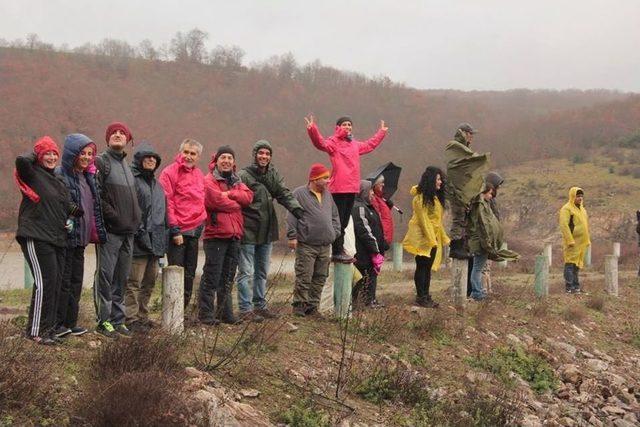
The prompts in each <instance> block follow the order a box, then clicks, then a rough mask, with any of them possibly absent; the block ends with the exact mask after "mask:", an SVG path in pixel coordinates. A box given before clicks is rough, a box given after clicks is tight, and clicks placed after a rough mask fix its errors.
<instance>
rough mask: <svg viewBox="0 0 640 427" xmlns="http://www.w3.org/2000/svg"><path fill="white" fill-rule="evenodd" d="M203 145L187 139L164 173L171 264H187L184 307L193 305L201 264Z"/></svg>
mask: <svg viewBox="0 0 640 427" xmlns="http://www.w3.org/2000/svg"><path fill="white" fill-rule="evenodd" d="M201 154H202V144H200V143H199V142H198V141H196V140H195V139H185V140H184V141H182V143H181V144H180V153H178V155H177V156H176V158H175V161H174V162H173V163H171V164H170V165H169V166H167V167H166V168H165V169H164V170H163V171H162V173H161V174H160V178H159V181H160V185H162V188H163V189H164V193H165V195H166V196H167V217H168V219H169V228H170V233H171V239H170V241H169V249H168V251H167V259H168V261H169V265H179V266H181V267H184V307H185V309H186V308H187V306H188V305H189V300H190V299H191V292H192V290H193V280H194V278H195V276H196V267H197V266H198V240H199V239H200V235H201V234H202V229H203V228H204V221H205V219H206V218H207V212H206V210H205V207H204V175H203V174H202V171H200V169H199V168H198V167H197V162H198V160H199V158H200V155H201Z"/></svg>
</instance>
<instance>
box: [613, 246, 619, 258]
mask: <svg viewBox="0 0 640 427" xmlns="http://www.w3.org/2000/svg"><path fill="white" fill-rule="evenodd" d="M613 256H616V257H618V258H620V242H613Z"/></svg>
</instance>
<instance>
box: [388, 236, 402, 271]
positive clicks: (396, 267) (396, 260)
mask: <svg viewBox="0 0 640 427" xmlns="http://www.w3.org/2000/svg"><path fill="white" fill-rule="evenodd" d="M391 247H392V249H393V271H395V272H400V271H402V251H403V249H402V243H400V242H393V243H392V244H391Z"/></svg>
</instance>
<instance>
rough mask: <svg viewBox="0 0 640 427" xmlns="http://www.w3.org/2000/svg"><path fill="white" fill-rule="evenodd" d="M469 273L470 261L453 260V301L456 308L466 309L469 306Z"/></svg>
mask: <svg viewBox="0 0 640 427" xmlns="http://www.w3.org/2000/svg"><path fill="white" fill-rule="evenodd" d="M468 273H469V260H466V259H456V258H454V259H452V260H451V299H452V300H453V305H454V306H455V307H456V308H464V307H465V306H466V305H467V274H468Z"/></svg>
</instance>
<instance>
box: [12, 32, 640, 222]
mask: <svg viewBox="0 0 640 427" xmlns="http://www.w3.org/2000/svg"><path fill="white" fill-rule="evenodd" d="M193 31H196V30H192V31H191V32H189V33H186V34H181V33H178V34H177V35H176V37H175V38H174V40H172V43H171V46H169V47H166V46H165V47H161V48H155V47H153V45H151V44H150V42H148V41H147V42H148V43H144V44H141V45H140V46H138V47H135V48H134V47H131V46H128V45H127V44H126V43H125V42H119V41H115V40H105V41H103V42H102V43H101V44H98V45H89V44H87V45H84V46H81V47H80V48H75V49H69V48H67V47H61V48H54V47H53V46H51V45H48V44H46V43H43V42H41V41H39V39H38V38H37V36H34V35H31V36H28V37H27V40H26V41H23V42H20V43H18V42H13V43H8V42H6V41H3V40H0V100H2V101H0V144H2V146H3V147H5V155H4V156H2V157H1V158H0V191H2V194H5V195H7V196H8V197H4V198H3V199H2V201H0V226H2V228H12V227H13V226H14V223H15V214H16V211H17V206H18V201H19V194H18V192H17V190H16V189H15V186H14V185H13V183H12V179H11V171H12V169H13V159H14V158H15V156H16V155H17V154H19V153H21V152H24V151H26V150H29V149H30V148H31V144H32V142H33V141H34V140H35V139H36V138H38V137H39V136H42V135H45V134H46V135H51V136H52V137H54V139H56V140H57V141H58V142H59V143H62V142H63V140H64V136H65V135H67V134H69V133H72V132H81V133H85V134H87V135H88V136H90V137H91V138H93V139H94V140H95V141H96V142H97V144H98V147H99V148H103V147H105V144H104V129H105V128H106V126H107V124H108V123H110V122H112V121H115V120H119V121H124V122H126V123H127V124H128V125H129V126H130V128H131V129H132V131H133V134H134V136H135V140H136V141H138V142H139V141H142V140H147V141H149V142H151V143H152V144H153V145H154V146H155V147H156V149H157V150H158V151H159V152H160V154H161V155H162V157H163V163H164V164H167V163H169V161H171V159H172V158H173V156H174V153H175V152H176V149H177V146H178V144H179V142H180V141H181V140H182V139H184V138H186V137H190V138H195V139H197V140H199V141H201V142H202V143H203V145H204V146H205V159H203V161H202V162H201V167H202V169H203V170H204V169H206V165H207V163H208V158H209V156H210V155H211V153H212V152H214V151H215V150H216V149H217V147H218V146H220V145H223V144H229V145H231V146H233V147H234V148H235V149H236V153H237V158H238V163H239V166H243V165H244V164H246V163H247V162H249V161H250V152H251V146H252V145H253V143H254V142H255V141H256V140H258V139H267V140H269V141H271V142H272V143H273V144H274V146H275V151H274V159H273V161H274V164H276V165H277V166H279V167H280V168H281V169H282V170H284V175H285V177H286V181H287V183H288V185H289V186H290V187H295V186H297V185H301V184H302V183H304V182H305V178H306V174H307V169H308V166H309V165H310V164H311V163H312V162H316V161H323V162H324V163H325V164H328V158H327V157H326V155H325V154H323V153H319V152H318V151H317V150H315V149H314V148H313V146H312V145H311V143H310V142H309V140H308V137H307V135H306V131H305V125H304V120H303V117H304V116H305V115H307V114H309V113H313V114H314V115H315V116H316V117H317V121H318V122H319V126H320V129H321V131H322V132H323V134H326V135H328V134H331V133H332V131H333V124H334V122H335V119H336V118H337V117H338V116H342V115H345V114H348V115H351V116H352V117H353V119H354V134H355V136H356V137H357V138H366V137H368V136H370V135H371V134H373V132H374V131H375V130H376V129H377V127H378V124H379V120H380V119H384V120H385V121H386V123H387V124H388V126H389V127H390V133H389V135H388V137H387V139H386V140H385V141H384V142H383V144H382V146H381V147H380V148H379V149H378V150H376V151H375V152H374V153H372V154H370V155H368V156H366V157H365V158H364V159H363V171H367V170H370V169H373V168H375V167H376V166H377V165H379V164H382V163H384V162H386V161H389V160H391V161H393V162H394V163H396V164H399V165H401V166H403V168H404V172H403V177H402V180H401V186H403V187H407V188H408V186H409V185H410V184H411V183H412V182H414V181H415V180H417V179H418V177H419V175H420V173H421V172H422V170H423V169H424V167H425V166H426V165H428V164H436V165H441V163H442V162H441V155H442V149H443V146H444V144H445V143H446V142H447V141H448V140H449V139H451V136H452V134H453V132H454V130H455V127H456V125H457V124H458V123H460V122H463V121H467V122H470V123H472V124H473V125H474V126H475V127H477V128H478V129H479V130H480V133H479V135H478V137H477V138H476V141H475V143H476V148H477V149H478V150H479V151H490V152H492V159H493V164H494V167H495V168H498V169H500V168H504V167H507V166H510V165H514V164H518V163H521V162H524V161H528V160H532V159H540V158H565V159H572V158H576V156H577V158H579V159H583V158H586V157H588V156H589V155H590V154H592V153H594V152H595V150H596V149H600V148H601V147H602V146H606V145H611V144H613V145H616V144H621V143H622V142H624V141H627V145H628V141H629V140H630V138H631V139H633V138H634V136H635V135H637V134H638V132H639V128H640V125H638V124H639V123H640V95H637V94H629V93H620V92H612V91H605V90H589V91H579V90H566V91H550V90H525V89H518V90H509V91H503V92H493V91H491V92H486V91H484V92H483V91H473V92H461V91H454V90H418V89H414V88H410V87H406V86H405V85H403V84H400V83H394V82H392V81H391V80H390V79H388V78H386V77H373V78H371V77H366V76H363V75H361V74H357V73H353V72H348V71H341V70H337V69H335V68H332V67H328V66H324V65H322V64H321V63H320V62H319V61H315V62H312V63H309V64H305V65H301V64H298V63H297V62H296V60H295V58H294V57H293V56H292V55H290V54H285V55H281V56H274V57H271V58H270V59H268V60H266V61H264V62H262V63H256V64H251V65H244V64H243V63H242V58H243V52H242V50H241V49H240V48H238V47H223V46H218V47H216V48H215V49H213V50H212V51H211V52H207V51H206V49H205V45H204V44H203V43H204V41H203V40H200V42H202V43H201V44H198V39H197V37H196V40H195V41H194V40H193V38H194V37H195V36H197V35H198V34H197V33H196V34H195V35H194V34H193ZM178 36H179V37H178ZM190 43H191V44H190ZM198 46H199V47H198ZM372 74H375V70H372ZM621 141H622V142H621ZM403 193H404V192H403ZM401 197H406V196H401Z"/></svg>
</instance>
